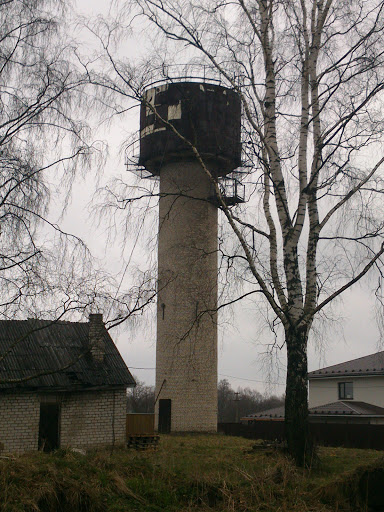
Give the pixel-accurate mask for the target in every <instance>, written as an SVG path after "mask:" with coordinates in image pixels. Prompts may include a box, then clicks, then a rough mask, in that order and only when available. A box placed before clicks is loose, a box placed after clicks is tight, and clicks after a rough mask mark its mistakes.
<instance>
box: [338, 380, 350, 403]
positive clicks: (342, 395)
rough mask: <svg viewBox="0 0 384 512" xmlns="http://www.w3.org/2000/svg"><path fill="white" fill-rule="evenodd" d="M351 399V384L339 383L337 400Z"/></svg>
mask: <svg viewBox="0 0 384 512" xmlns="http://www.w3.org/2000/svg"><path fill="white" fill-rule="evenodd" d="M352 399H353V382H339V400H352Z"/></svg>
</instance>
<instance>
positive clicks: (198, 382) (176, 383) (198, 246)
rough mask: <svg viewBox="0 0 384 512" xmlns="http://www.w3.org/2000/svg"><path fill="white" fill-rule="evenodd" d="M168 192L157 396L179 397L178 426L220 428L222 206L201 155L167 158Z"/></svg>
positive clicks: (163, 184) (175, 406) (162, 211)
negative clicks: (212, 200)
mask: <svg viewBox="0 0 384 512" xmlns="http://www.w3.org/2000/svg"><path fill="white" fill-rule="evenodd" d="M160 193H161V199H160V204H159V295H158V307H157V345H156V396H157V397H158V399H159V400H160V399H171V400H172V412H171V418H172V424H171V430H172V431H202V432H204V431H205V432H212V431H216V429H217V315H216V313H215V308H216V305H217V259H218V255H217V222H218V221H217V215H218V213H217V208H216V207H215V206H213V205H212V204H211V203H209V202H208V201H207V199H208V197H209V196H210V195H211V186H210V181H209V179H208V177H207V176H206V175H205V174H204V172H203V171H202V169H201V167H200V165H199V164H198V163H197V162H182V163H179V164H178V163H167V164H166V165H164V166H163V168H162V169H161V174H160ZM180 193H181V194H185V195H187V196H189V197H183V196H180ZM195 198H198V199H195ZM206 310H209V313H205V314H203V315H202V316H201V317H199V320H198V321H196V316H197V315H199V313H201V312H203V311H206ZM164 381H166V382H165V383H164ZM160 390H161V391H160ZM158 404H159V402H158V401H157V404H156V411H155V412H156V419H155V422H156V423H155V425H156V428H157V426H158V407H159V406H158Z"/></svg>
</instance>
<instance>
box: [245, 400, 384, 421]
mask: <svg viewBox="0 0 384 512" xmlns="http://www.w3.org/2000/svg"><path fill="white" fill-rule="evenodd" d="M320 415H321V416H354V417H356V416H384V408H383V407H378V406H376V405H372V404H368V403H366V402H355V401H354V400H345V401H344V400H342V401H338V402H332V403H329V404H325V405H319V406H317V407H312V408H311V409H309V416H310V417H314V416H320ZM284 417H285V408H284V406H281V407H276V408H274V409H267V410H265V411H260V412H257V413H255V414H251V415H249V416H246V417H245V418H242V420H250V419H256V420H271V419H280V420H283V419H284Z"/></svg>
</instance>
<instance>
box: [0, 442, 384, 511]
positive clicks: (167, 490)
mask: <svg viewBox="0 0 384 512" xmlns="http://www.w3.org/2000/svg"><path fill="white" fill-rule="evenodd" d="M254 445H255V441H249V440H246V439H242V438H236V437H226V436H221V435H210V436H209V435H196V436H193V435H189V436H162V437H161V441H160V445H159V448H158V450H157V451H145V452H136V451H130V450H123V449H115V450H114V452H113V453H112V454H111V453H110V452H108V451H98V452H97V451H95V452H92V453H89V454H87V455H86V456H84V455H81V454H78V453H73V452H71V451H65V450H59V451H57V452H56V453H54V454H44V453H31V454H26V455H23V456H20V457H13V458H5V457H2V458H0V511H1V512H16V511H17V512H21V511H26V512H32V511H34V512H38V511H41V512H48V511H49V512H56V511H57V512H61V511H71V512H78V511H82V512H88V511H90V512H91V511H92V512H99V511H100V512H101V511H103V512H123V511H124V512H126V511H138V512H144V511H157V512H159V511H170V512H173V511H175V512H176V511H177V512H184V511H185V512H187V511H190V512H194V511H197V510H201V511H215V512H218V511H233V512H242V511H263V512H272V511H273V512H277V511H285V512H288V511H289V512H306V511H314V512H315V511H317V512H320V511H323V512H331V511H332V512H335V511H353V510H356V511H357V510H358V511H364V510H369V509H368V507H367V506H366V505H365V501H366V499H365V497H363V498H361V496H359V495H358V487H359V485H360V486H361V484H359V483H358V478H359V475H360V474H361V473H362V471H363V470H362V469H359V468H361V467H362V466H365V465H369V464H373V465H377V467H379V468H383V467H384V461H383V459H382V457H383V455H382V453H381V452H377V451H373V450H351V449H343V448H321V449H320V450H319V452H320V458H321V466H320V468H318V469H316V470H315V469H313V470H310V471H303V470H298V469H296V468H295V467H294V466H293V464H292V463H291V461H290V460H289V459H288V458H287V457H286V456H285V455H284V454H282V453H280V452H278V451H275V450H273V449H266V450H265V449H254V448H253V447H254ZM380 471H381V469H380ZM383 471H384V470H383ZM383 483H384V482H383ZM382 488H384V485H383V486H382ZM380 491H381V489H380Z"/></svg>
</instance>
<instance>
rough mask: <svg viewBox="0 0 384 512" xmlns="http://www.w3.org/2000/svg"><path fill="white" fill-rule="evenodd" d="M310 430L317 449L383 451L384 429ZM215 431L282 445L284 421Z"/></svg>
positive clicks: (332, 426)
mask: <svg viewBox="0 0 384 512" xmlns="http://www.w3.org/2000/svg"><path fill="white" fill-rule="evenodd" d="M309 427H310V432H311V434H312V435H313V437H314V439H315V442H316V443H317V444H319V445H323V446H344V447H346V448H365V449H374V450H384V425H364V424H361V425H358V424H341V423H310V425H309ZM218 431H219V432H222V433H224V434H226V435H230V436H241V437H246V438H248V439H266V440H270V441H273V440H275V439H276V440H279V441H281V440H283V439H284V421H273V420H272V421H271V420H265V421H263V420H260V421H257V422H255V423H254V424H252V425H243V424H241V423H219V424H218Z"/></svg>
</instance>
